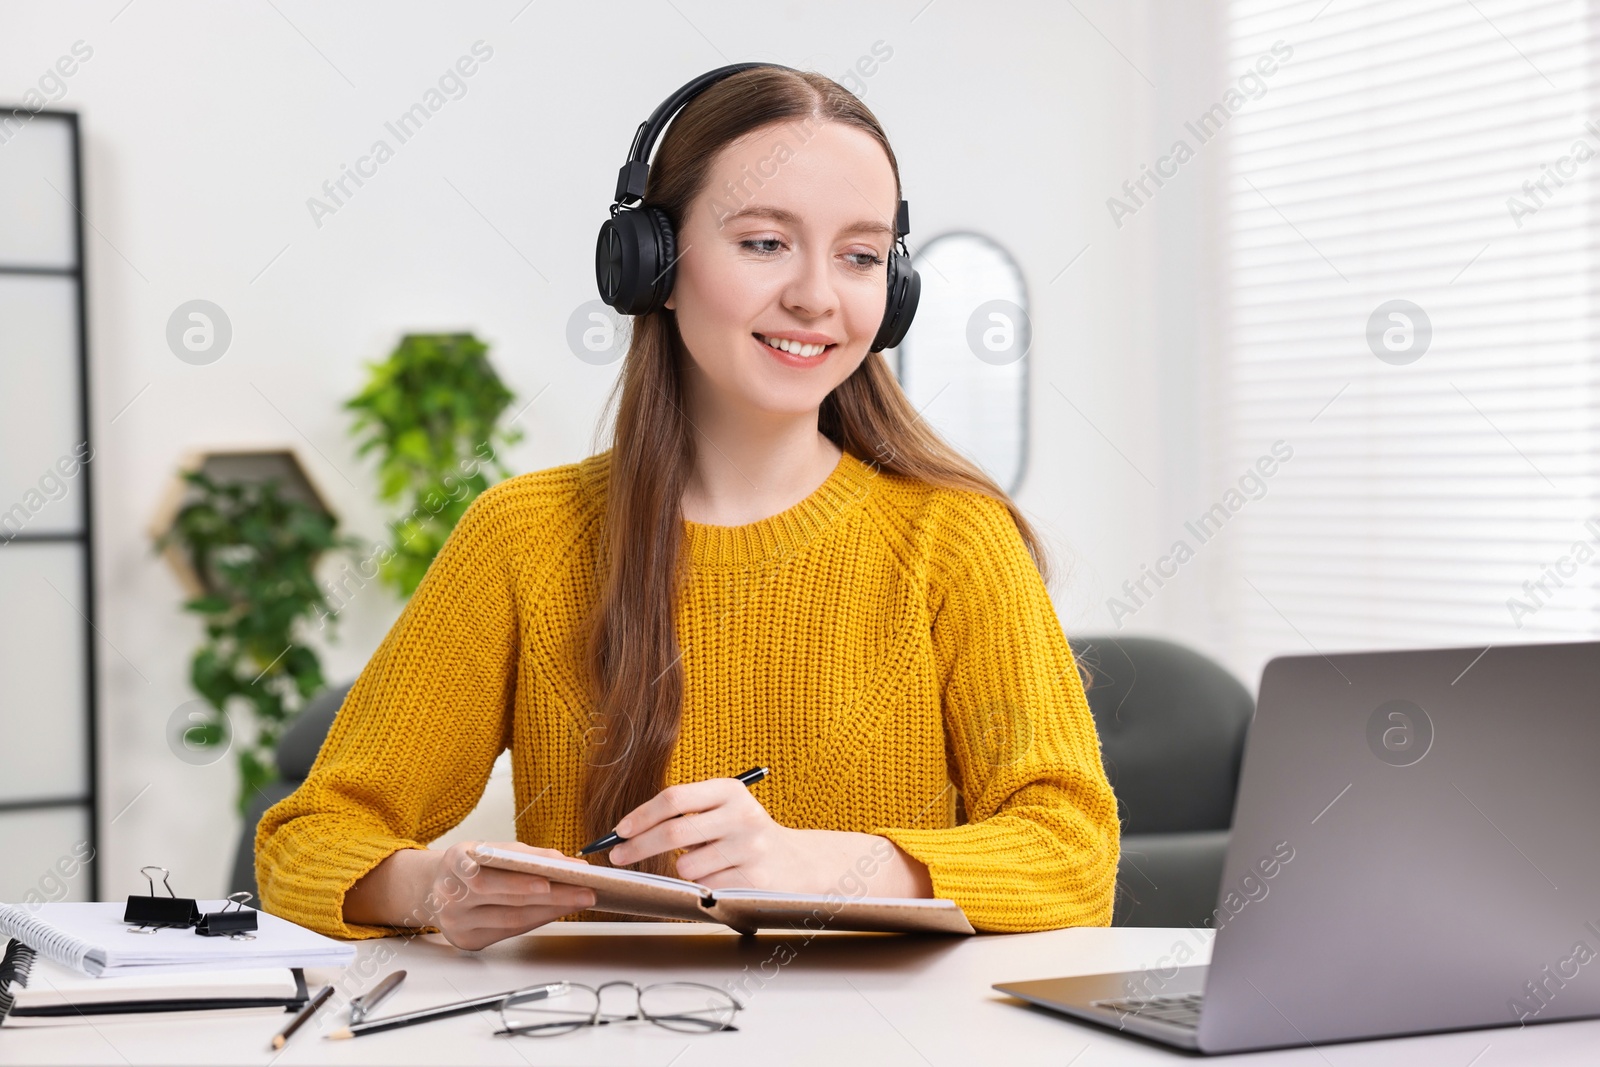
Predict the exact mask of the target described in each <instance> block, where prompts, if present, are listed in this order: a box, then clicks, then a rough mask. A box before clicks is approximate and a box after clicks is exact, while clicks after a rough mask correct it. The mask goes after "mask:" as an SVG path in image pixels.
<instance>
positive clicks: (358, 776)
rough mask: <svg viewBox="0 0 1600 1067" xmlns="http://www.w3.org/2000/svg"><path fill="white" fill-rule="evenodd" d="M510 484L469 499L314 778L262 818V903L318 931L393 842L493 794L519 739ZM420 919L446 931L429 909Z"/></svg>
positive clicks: (341, 924)
mask: <svg viewBox="0 0 1600 1067" xmlns="http://www.w3.org/2000/svg"><path fill="white" fill-rule="evenodd" d="M504 485H505V483H502V486H499V487H495V488H491V489H490V490H488V491H487V492H485V493H484V494H482V495H480V496H479V497H478V499H477V500H475V501H473V503H472V505H471V506H470V507H469V508H468V509H467V511H466V513H465V514H464V515H463V516H462V518H461V520H460V522H459V523H457V525H456V528H455V530H454V531H453V532H452V533H451V535H450V537H449V538H448V539H447V540H446V542H445V544H444V546H443V547H442V548H441V549H440V550H439V553H438V555H437V556H436V557H435V558H434V560H433V563H432V565H431V566H430V567H429V569H428V572H427V574H426V575H425V576H424V577H423V579H422V582H421V584H420V585H418V587H417V590H416V592H415V593H414V594H413V595H412V596H411V599H410V600H409V602H408V603H407V604H406V606H405V608H404V609H403V610H402V611H401V613H400V617H399V618H398V619H397V620H396V621H395V623H394V626H393V627H392V628H391V629H390V630H389V633H388V635H387V636H386V637H385V638H384V640H383V643H382V644H381V645H379V647H378V650H377V651H376V652H375V653H374V654H373V656H372V658H371V659H370V660H369V661H368V662H367V665H366V667H365V668H364V669H363V670H362V672H361V675H360V677H359V678H358V679H357V680H356V683H355V685H354V687H353V688H352V689H351V690H350V693H349V695H348V696H346V697H345V701H344V704H343V705H342V706H341V707H340V709H339V713H338V715H337V716H336V717H335V719H334V721H333V726H332V728H331V729H330V731H329V733H328V736H327V738H326V739H325V740H324V741H323V744H322V748H321V750H320V751H319V753H318V755H317V759H316V762H315V763H314V764H313V765H312V768H311V771H310V773H309V774H308V775H307V777H306V780H305V781H304V782H303V783H301V785H300V786H299V787H298V788H297V789H296V790H295V791H294V792H293V793H292V794H290V795H289V796H287V797H285V798H284V799H283V800H281V801H279V802H278V803H277V804H274V805H273V806H272V807H271V808H269V809H267V811H266V813H265V814H264V815H263V816H262V817H261V821H260V823H259V824H258V825H257V828H256V838H255V846H256V882H257V885H258V887H259V890H260V895H261V907H262V908H264V909H265V910H266V911H269V912H272V913H273V914H275V915H280V916H282V917H284V918H286V919H289V920H291V921H293V922H296V923H299V924H300V925H302V926H306V927H309V928H310V929H312V930H316V931H318V932H319V933H323V934H327V935H329V936H333V937H343V938H369V937H382V936H385V935H390V934H394V933H397V932H400V931H401V929H402V927H391V926H372V925H359V924H347V923H346V922H345V921H344V917H343V913H344V897H345V892H346V891H347V890H348V889H349V888H350V887H351V886H352V885H354V884H355V883H356V882H357V881H358V880H360V878H361V877H362V876H363V875H364V874H366V873H367V872H368V871H370V870H371V869H372V868H373V867H375V866H377V865H378V863H379V862H380V861H382V860H383V859H384V858H386V857H387V856H389V855H390V854H391V853H393V852H395V851H397V850H399V849H403V848H416V849H421V848H426V847H427V842H429V841H432V840H433V839H435V838H437V837H438V836H439V835H441V834H443V833H444V832H446V831H447V830H449V829H450V828H451V827H453V826H455V825H456V824H457V823H459V822H460V821H461V820H462V819H464V818H465V817H466V816H467V814H468V813H469V812H471V811H472V809H473V808H474V807H475V806H476V804H477V802H478V800H479V799H480V798H481V797H482V795H483V791H484V787H485V785H486V784H487V782H488V779H489V773H490V771H491V769H492V766H493V763H494V760H495V758H496V757H497V756H498V755H499V754H500V752H501V751H502V750H504V749H505V747H506V746H507V744H508V743H509V737H510V723H511V717H512V711H511V709H512V699H513V693H514V690H513V686H514V681H515V661H516V649H517V634H516V616H515V611H514V606H513V595H512V586H511V575H510V563H509V561H510V560H511V558H512V556H513V553H512V551H511V546H512V545H513V544H514V542H515V540H516V537H517V527H518V526H519V525H520V523H519V522H518V521H517V520H518V518H519V517H518V516H517V514H516V510H515V509H514V508H507V507H505V506H502V505H501V504H500V501H501V499H502V497H503V494H502V493H501V492H500V490H501V489H503V488H504ZM374 595H377V594H374ZM422 903H423V902H421V901H418V905H419V911H418V912H417V913H416V923H417V925H416V926H412V927H409V929H411V930H418V931H421V932H436V931H437V930H438V927H437V926H431V925H426V924H425V923H424V922H423V920H424V919H425V918H426V911H425V910H422V909H421V906H422Z"/></svg>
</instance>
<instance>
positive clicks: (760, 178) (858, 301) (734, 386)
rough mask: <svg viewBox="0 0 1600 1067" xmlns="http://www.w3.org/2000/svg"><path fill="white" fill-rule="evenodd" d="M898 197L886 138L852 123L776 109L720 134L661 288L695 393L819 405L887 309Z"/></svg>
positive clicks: (862, 352) (761, 406)
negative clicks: (792, 116) (737, 134)
mask: <svg viewBox="0 0 1600 1067" xmlns="http://www.w3.org/2000/svg"><path fill="white" fill-rule="evenodd" d="M897 204H898V201H897V200H896V198H895V182H894V172H893V171H892V170H891V169H890V167H889V159H888V157H887V156H886V155H885V154H884V151H883V148H882V146H880V145H879V144H878V142H877V141H876V140H874V139H873V138H872V136H871V135H869V134H868V133H866V132H865V131H863V130H859V129H856V128H855V127H853V126H848V125H845V124H843V123H838V122H821V123H819V122H817V121H816V120H815V119H799V120H795V121H794V122H792V123H775V124H772V125H769V126H764V127H761V128H760V129H757V130H753V131H751V132H750V133H749V134H747V135H745V136H744V137H743V138H741V139H739V140H738V141H735V142H733V143H731V144H729V145H727V146H726V147H725V148H723V150H722V151H721V152H720V153H719V154H718V156H717V158H716V160H715V161H714V162H713V164H712V167H711V171H710V178H709V180H708V182H707V185H706V188H705V189H703V190H702V191H701V193H700V195H699V196H698V197H696V199H695V201H694V203H693V204H692V205H691V207H690V209H689V212H688V217H687V218H685V219H683V220H681V223H680V225H679V226H678V228H677V235H678V252H679V257H678V263H677V276H676V278H675V280H674V282H673V290H672V295H671V297H670V298H668V300H667V307H669V308H672V309H673V310H674V311H675V312H676V314H677V320H678V330H679V333H680V334H681V335H682V337H683V341H684V345H685V346H686V347H687V349H688V351H689V357H690V363H691V364H692V365H691V366H690V367H687V368H685V369H686V371H687V372H688V379H689V386H690V392H691V397H692V399H693V401H694V403H695V406H696V407H698V408H701V409H702V410H704V408H705V406H706V405H707V404H708V403H710V404H724V405H734V406H736V407H738V408H741V409H743V410H745V411H747V412H759V413H764V414H772V415H798V414H804V413H806V412H813V411H815V410H816V409H817V408H818V407H820V406H821V404H822V401H823V398H824V397H826V396H827V395H828V394H829V393H830V392H832V391H833V389H834V388H835V387H836V386H838V384H839V383H840V382H842V381H844V380H845V379H846V378H848V377H849V376H850V374H851V373H852V372H853V371H854V370H855V369H856V367H858V366H859V365H860V364H861V361H862V360H863V359H864V358H866V355H867V346H868V345H869V344H871V343H872V339H873V337H874V336H875V335H876V334H877V331H878V326H879V324H880V323H881V322H882V320H883V308H884V299H885V286H886V284H887V277H888V275H887V271H888V267H887V263H888V257H889V252H890V250H891V248H892V247H893V244H894V230H893V223H894V216H895V208H896V206H897ZM778 339H784V340H786V341H788V342H791V343H792V347H794V348H796V349H797V351H793V352H789V351H782V350H780V349H778V348H775V347H773V346H771V345H769V344H768V343H766V342H767V341H772V340H778ZM801 344H805V345H806V346H807V347H805V348H803V349H801V348H800V345H801ZM823 345H826V346H827V347H826V348H822V349H821V351H818V349H819V348H821V346H823Z"/></svg>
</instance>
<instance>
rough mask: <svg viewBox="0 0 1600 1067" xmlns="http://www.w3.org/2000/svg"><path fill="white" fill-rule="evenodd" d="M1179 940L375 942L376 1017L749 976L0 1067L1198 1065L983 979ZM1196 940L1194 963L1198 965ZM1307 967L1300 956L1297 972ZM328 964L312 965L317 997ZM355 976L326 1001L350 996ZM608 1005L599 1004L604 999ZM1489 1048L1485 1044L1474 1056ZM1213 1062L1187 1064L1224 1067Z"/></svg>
mask: <svg viewBox="0 0 1600 1067" xmlns="http://www.w3.org/2000/svg"><path fill="white" fill-rule="evenodd" d="M1196 936H1205V935H1196V934H1194V933H1192V932H1190V931H1184V930H1133V929H1121V930H1112V929H1105V928H1087V929H1076V930H1056V931H1052V932H1049V933H1040V934H1013V935H995V936H980V937H974V938H969V939H965V940H943V939H937V940H934V939H907V938H900V937H896V936H893V935H851V934H823V935H820V936H818V937H816V938H815V939H813V940H812V941H811V942H810V943H809V944H801V943H800V942H799V941H798V940H796V941H792V942H790V944H791V945H792V946H793V947H794V949H795V952H796V954H795V956H794V958H793V959H792V960H790V961H789V962H788V963H787V965H784V966H781V967H780V966H778V965H777V964H776V963H775V962H771V961H773V960H774V959H775V958H774V956H773V953H774V950H775V949H776V948H777V946H778V945H779V944H780V942H781V940H782V939H781V938H780V936H779V935H776V934H763V935H761V936H760V937H757V938H754V939H750V940H742V939H741V938H740V937H739V936H738V935H736V934H733V933H731V932H730V931H728V930H726V929H725V928H724V927H720V926H700V925H693V924H682V923H556V924H552V925H551V926H547V927H544V928H542V929H540V930H537V931H534V932H533V933H530V934H528V935H526V936H523V937H517V938H511V939H509V940H506V941H502V942H500V943H499V944H497V945H491V946H490V947H489V948H486V949H484V950H482V951H481V952H463V951H460V950H458V949H456V948H454V947H453V946H451V945H450V944H449V943H448V942H446V941H445V940H444V939H443V938H441V937H439V936H438V935H428V936H426V937H420V938H416V939H413V940H409V941H408V940H406V939H403V938H383V939H379V940H375V941H364V942H361V943H360V944H359V946H358V950H359V953H360V955H358V957H357V963H356V966H360V965H361V963H362V960H363V959H364V958H365V957H367V956H368V955H371V954H373V953H381V954H382V956H381V959H382V961H383V964H384V965H383V967H382V969H381V970H379V971H377V972H376V973H378V974H380V975H381V974H386V973H388V971H389V970H392V969H393V968H394V967H397V966H398V967H404V968H406V970H407V971H408V977H407V978H406V982H405V984H404V985H403V986H401V987H400V989H399V991H398V992H396V993H395V994H394V996H392V997H391V998H389V999H388V1000H387V1001H385V1002H384V1003H383V1005H382V1006H381V1007H380V1008H379V1009H378V1014H380V1015H389V1014H393V1013H396V1012H401V1011H409V1010H412V1009H415V1008H419V1007H423V1006H426V1005H429V1004H439V1003H444V1002H446V1001H451V1000H459V999H464V998H466V997H469V996H478V995H483V994H488V993H495V992H502V991H505V990H509V989H513V988H515V987H517V986H520V985H526V984H530V983H532V982H536V981H541V980H547V979H548V980H556V979H569V980H574V981H581V982H585V983H587V984H590V985H593V984H595V983H596V982H598V981H604V980H609V979H618V978H625V979H631V980H633V981H636V982H639V983H641V984H643V983H645V982H649V981H662V980H668V979H683V980H691V981H700V982H706V983H709V984H712V985H717V986H722V985H723V984H724V983H725V982H727V981H729V980H732V981H734V982H738V980H739V979H740V976H741V974H743V973H744V970H745V968H746V967H748V968H749V972H750V973H751V974H753V975H758V976H759V975H760V974H761V967H762V964H763V962H766V963H767V966H766V972H767V974H768V975H769V976H770V977H768V978H767V979H766V981H765V984H760V983H759V981H758V980H757V979H752V980H751V984H750V985H749V986H748V988H752V989H754V990H755V992H754V993H753V995H750V996H746V997H744V998H743V999H744V1001H745V1003H746V1008H745V1010H744V1011H742V1012H740V1013H739V1016H738V1021H737V1025H738V1026H739V1032H738V1033H718V1034H704V1035H698V1036H686V1035H682V1034H675V1033H672V1032H670V1031H667V1030H663V1029H661V1028H659V1027H656V1026H652V1025H650V1024H649V1023H628V1024H625V1025H621V1026H615V1027H605V1028H597V1029H586V1030H583V1031H579V1032H576V1033H571V1034H565V1035H561V1036H557V1037H546V1038H529V1037H516V1038H508V1037H495V1036H493V1035H492V1033H491V1031H492V1030H494V1029H495V1028H496V1027H497V1026H498V1025H499V1022H498V1018H497V1017H495V1016H493V1015H489V1016H478V1015H466V1016H458V1017H456V1018H453V1019H444V1020H440V1021H437V1022H431V1023H425V1024H422V1025H420V1026H414V1027H409V1028H406V1029H402V1030H393V1031H389V1032H387V1033H381V1034H373V1035H371V1036H368V1037H361V1038H356V1039H353V1040H347V1041H328V1040H324V1039H323V1037H322V1035H323V1034H324V1033H327V1032H328V1031H331V1030H334V1029H337V1028H339V1027H340V1026H343V1025H344V1023H345V1019H344V1016H343V1012H342V1011H340V1012H334V1011H332V1010H331V1009H324V1011H323V1012H322V1013H320V1014H319V1015H318V1017H317V1018H315V1019H313V1020H312V1021H311V1022H309V1023H307V1024H306V1025H305V1026H304V1027H302V1028H301V1030H300V1032H299V1033H297V1034H296V1035H295V1036H294V1038H293V1039H292V1040H291V1041H290V1042H289V1044H288V1046H287V1047H286V1048H285V1049H284V1050H283V1052H282V1053H281V1054H276V1055H275V1054H274V1053H273V1052H272V1051H271V1048H270V1044H269V1042H270V1040H271V1037H272V1035H273V1034H274V1033H276V1032H277V1031H278V1030H279V1029H280V1028H281V1027H282V1025H283V1024H284V1023H285V1022H286V1021H287V1020H288V1018H289V1017H288V1016H287V1015H284V1016H272V1017H256V1018H250V1019H227V1020H220V1019H219V1020H210V1021H198V1020H189V1021H187V1022H182V1021H173V1020H171V1019H168V1020H158V1021H151V1022H137V1023H121V1024H101V1025H99V1026H98V1027H95V1028H91V1027H89V1026H72V1027H56V1028H51V1029H36V1030H6V1031H0V1064H56V1063H62V1064H65V1063H74V1064H82V1063H93V1064H117V1065H121V1064H130V1065H131V1064H147V1063H148V1064H191V1063H195V1064H199V1063H203V1064H212V1063H241V1064H269V1063H270V1064H281V1065H283V1067H289V1065H292V1064H309V1063H380V1064H445V1063H448V1064H479V1063H483V1064H505V1065H507V1067H526V1065H530V1064H539V1065H544V1064H651V1065H654V1067H667V1065H669V1064H670V1065H674V1067H699V1065H703V1064H730V1065H738V1067H752V1065H753V1067H779V1065H783V1064H805V1065H818V1064H830V1065H831V1064H841V1065H843V1064H868V1065H871V1067H894V1065H902V1064H904V1065H908V1067H927V1065H929V1064H936V1065H943V1064H960V1065H968V1064H991V1063H1005V1064H1008V1065H1011V1064H1015V1065H1027V1064H1040V1065H1050V1067H1063V1065H1068V1064H1070V1065H1071V1067H1100V1065H1103V1064H1110V1063H1160V1064H1168V1065H1170V1064H1175V1063H1182V1062H1196V1061H1195V1060H1194V1059H1193V1058H1191V1057H1188V1056H1187V1055H1186V1054H1183V1053H1177V1052H1172V1051H1169V1050H1167V1049H1165V1048H1162V1047H1160V1046H1156V1045H1151V1044H1148V1043H1145V1042H1142V1041H1140V1040H1138V1039H1136V1038H1130V1037H1123V1036H1121V1035H1119V1034H1117V1033H1115V1032H1112V1031H1108V1030H1102V1029H1100V1028H1098V1027H1094V1026H1090V1025H1087V1024H1082V1023H1076V1022H1073V1021H1071V1020H1068V1019H1066V1018H1063V1017H1061V1016H1056V1015H1052V1014H1050V1013H1047V1012H1042V1011H1039V1010H1036V1009H1031V1008H1026V1007H1022V1006H1020V1004H1019V1002H1016V1001H1013V1000H1011V999H1010V998H1008V997H1004V996H1001V995H1000V994H998V993H996V992H994V991H993V990H992V989H990V988H989V985H990V983H991V982H1000V981H1009V980H1016V979H1028V978H1049V977H1054V976H1057V975H1063V974H1092V973H1095V972H1099V971H1117V970H1137V969H1139V968H1141V967H1146V966H1152V965H1154V964H1155V963H1156V961H1157V960H1158V959H1159V958H1160V957H1161V956H1162V955H1164V954H1165V953H1167V952H1168V951H1169V950H1171V948H1172V947H1173V945H1174V942H1175V941H1176V940H1178V939H1180V938H1182V939H1186V940H1188V939H1192V938H1194V937H1196ZM1208 955H1209V942H1208V943H1207V944H1206V947H1205V949H1204V950H1202V951H1200V952H1199V953H1197V955H1196V958H1195V960H1194V962H1196V963H1202V962H1205V959H1206V957H1207V956H1208ZM1307 964H1308V966H1311V965H1314V961H1309V960H1308V961H1307ZM339 973H340V972H339V971H337V970H330V969H318V970H308V971H307V972H306V977H307V980H308V982H311V981H314V982H315V983H316V986H315V987H314V988H320V986H321V985H322V984H324V983H326V982H330V981H335V980H336V979H337V978H338V976H339ZM365 985H366V983H365V982H355V983H348V982H347V983H345V984H344V985H341V987H340V989H341V991H345V990H348V992H349V995H356V994H359V993H360V992H361V991H362V989H363V988H364V987H365ZM608 1003H609V1002H608ZM1597 1048H1600V1020H1595V1021H1585V1022H1572V1023H1555V1024H1550V1025H1544V1026H1530V1027H1528V1028H1526V1029H1522V1030H1518V1029H1516V1028H1502V1029H1494V1030H1476V1031H1469V1032H1465V1033H1457V1034H1444V1035H1434V1036H1429V1037H1414V1038H1404V1039H1400V1040H1393V1041H1383V1042H1359V1043H1351V1044H1343V1045H1325V1046H1323V1047H1322V1048H1320V1049H1293V1050H1286V1051H1278V1052H1268V1053H1255V1054H1251V1055H1250V1056H1249V1057H1248V1058H1244V1057H1238V1058H1237V1059H1238V1062H1243V1063H1249V1064H1251V1065H1255V1067H1266V1065H1269V1064H1270V1065H1277V1064H1280V1063H1286V1064H1305V1065H1311V1064H1317V1065H1319V1067H1327V1065H1339V1067H1342V1065H1345V1064H1362V1065H1368V1064H1396V1065H1400V1064H1404V1065H1407V1067H1410V1065H1414V1064H1448V1065H1452V1067H1468V1065H1469V1064H1470V1065H1471V1067H1502V1065H1505V1064H1523V1063H1537V1064H1541V1065H1551V1064H1585V1065H1587V1064H1592V1063H1594V1062H1595V1058H1596V1055H1597V1053H1596V1051H1595V1050H1596V1049H1597ZM1485 1049H1487V1051H1485ZM1232 1059H1235V1058H1234V1057H1216V1058H1215V1059H1213V1060H1201V1061H1198V1062H1226V1061H1228V1060H1232Z"/></svg>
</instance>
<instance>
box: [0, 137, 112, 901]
mask: <svg viewBox="0 0 1600 1067" xmlns="http://www.w3.org/2000/svg"><path fill="white" fill-rule="evenodd" d="M0 110H6V111H10V110H11V109H10V108H0ZM18 110H25V109H22V108H19V109H18ZM40 119H45V120H48V121H56V122H64V123H66V125H67V130H68V143H69V145H70V151H71V153H72V208H73V215H72V229H73V260H74V263H73V266H71V267H47V266H34V265H29V264H5V263H0V276H17V275H34V276H39V275H45V276H54V277H61V278H71V279H72V280H73V281H74V282H76V283H77V286H76V288H77V328H78V345H77V347H78V428H79V431H80V436H79V438H78V439H79V440H80V441H82V442H84V443H85V444H87V445H89V447H90V449H91V451H90V453H89V454H90V456H91V457H92V456H93V455H94V452H93V447H94V444H93V439H92V435H91V434H90V432H89V431H90V425H91V424H90V421H89V419H90V408H89V298H88V292H87V286H86V276H87V274H88V271H87V270H86V263H85V258H84V257H85V246H84V236H83V229H84V225H83V222H84V213H83V202H84V201H83V139H82V136H81V129H80V126H79V121H78V113H77V112H76V111H65V110H61V111H58V110H50V109H43V110H40V111H36V112H33V117H32V119H30V122H36V121H38V120H40ZM93 468H94V463H93V460H92V458H91V460H90V461H89V462H87V463H84V464H83V466H82V468H81V469H80V470H79V474H78V476H79V477H80V478H81V479H82V481H81V482H80V483H79V484H80V485H81V487H82V493H81V496H82V507H83V510H82V513H81V514H82V520H81V521H82V529H81V530H80V531H79V532H78V533H29V532H27V531H22V532H20V533H18V534H17V535H15V536H13V537H8V538H4V539H0V547H3V546H4V545H7V544H12V543H15V544H19V545H22V544H50V543H56V544H61V543H76V544H80V545H81V546H82V550H83V551H82V555H83V605H82V607H81V608H80V609H79V610H80V612H81V615H82V618H83V665H84V675H85V677H84V691H83V692H84V716H85V722H84V740H85V744H84V760H85V764H86V766H85V768H84V783H85V785H86V786H87V791H86V793H85V794H83V795H80V796H50V797H35V798H25V799H16V800H9V801H0V813H10V812H18V811H38V810H46V809H50V808H64V807H81V808H83V809H84V812H85V820H84V821H85V826H86V828H87V837H88V841H89V847H90V848H92V849H93V850H94V851H93V853H92V856H93V858H92V859H90V860H89V861H88V863H87V864H86V867H87V874H88V881H89V899H90V900H99V899H100V898H101V892H100V885H101V878H100V776H99V766H100V751H99V750H100V744H99V728H98V724H99V711H100V707H99V705H100V701H99V688H100V686H99V678H100V672H99V662H98V656H97V653H98V651H99V650H98V649H97V647H96V644H95V618H96V616H97V615H98V614H99V612H98V611H97V610H96V603H97V590H96V587H95V573H94V572H95V568H94V554H95V537H94V469H93Z"/></svg>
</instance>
